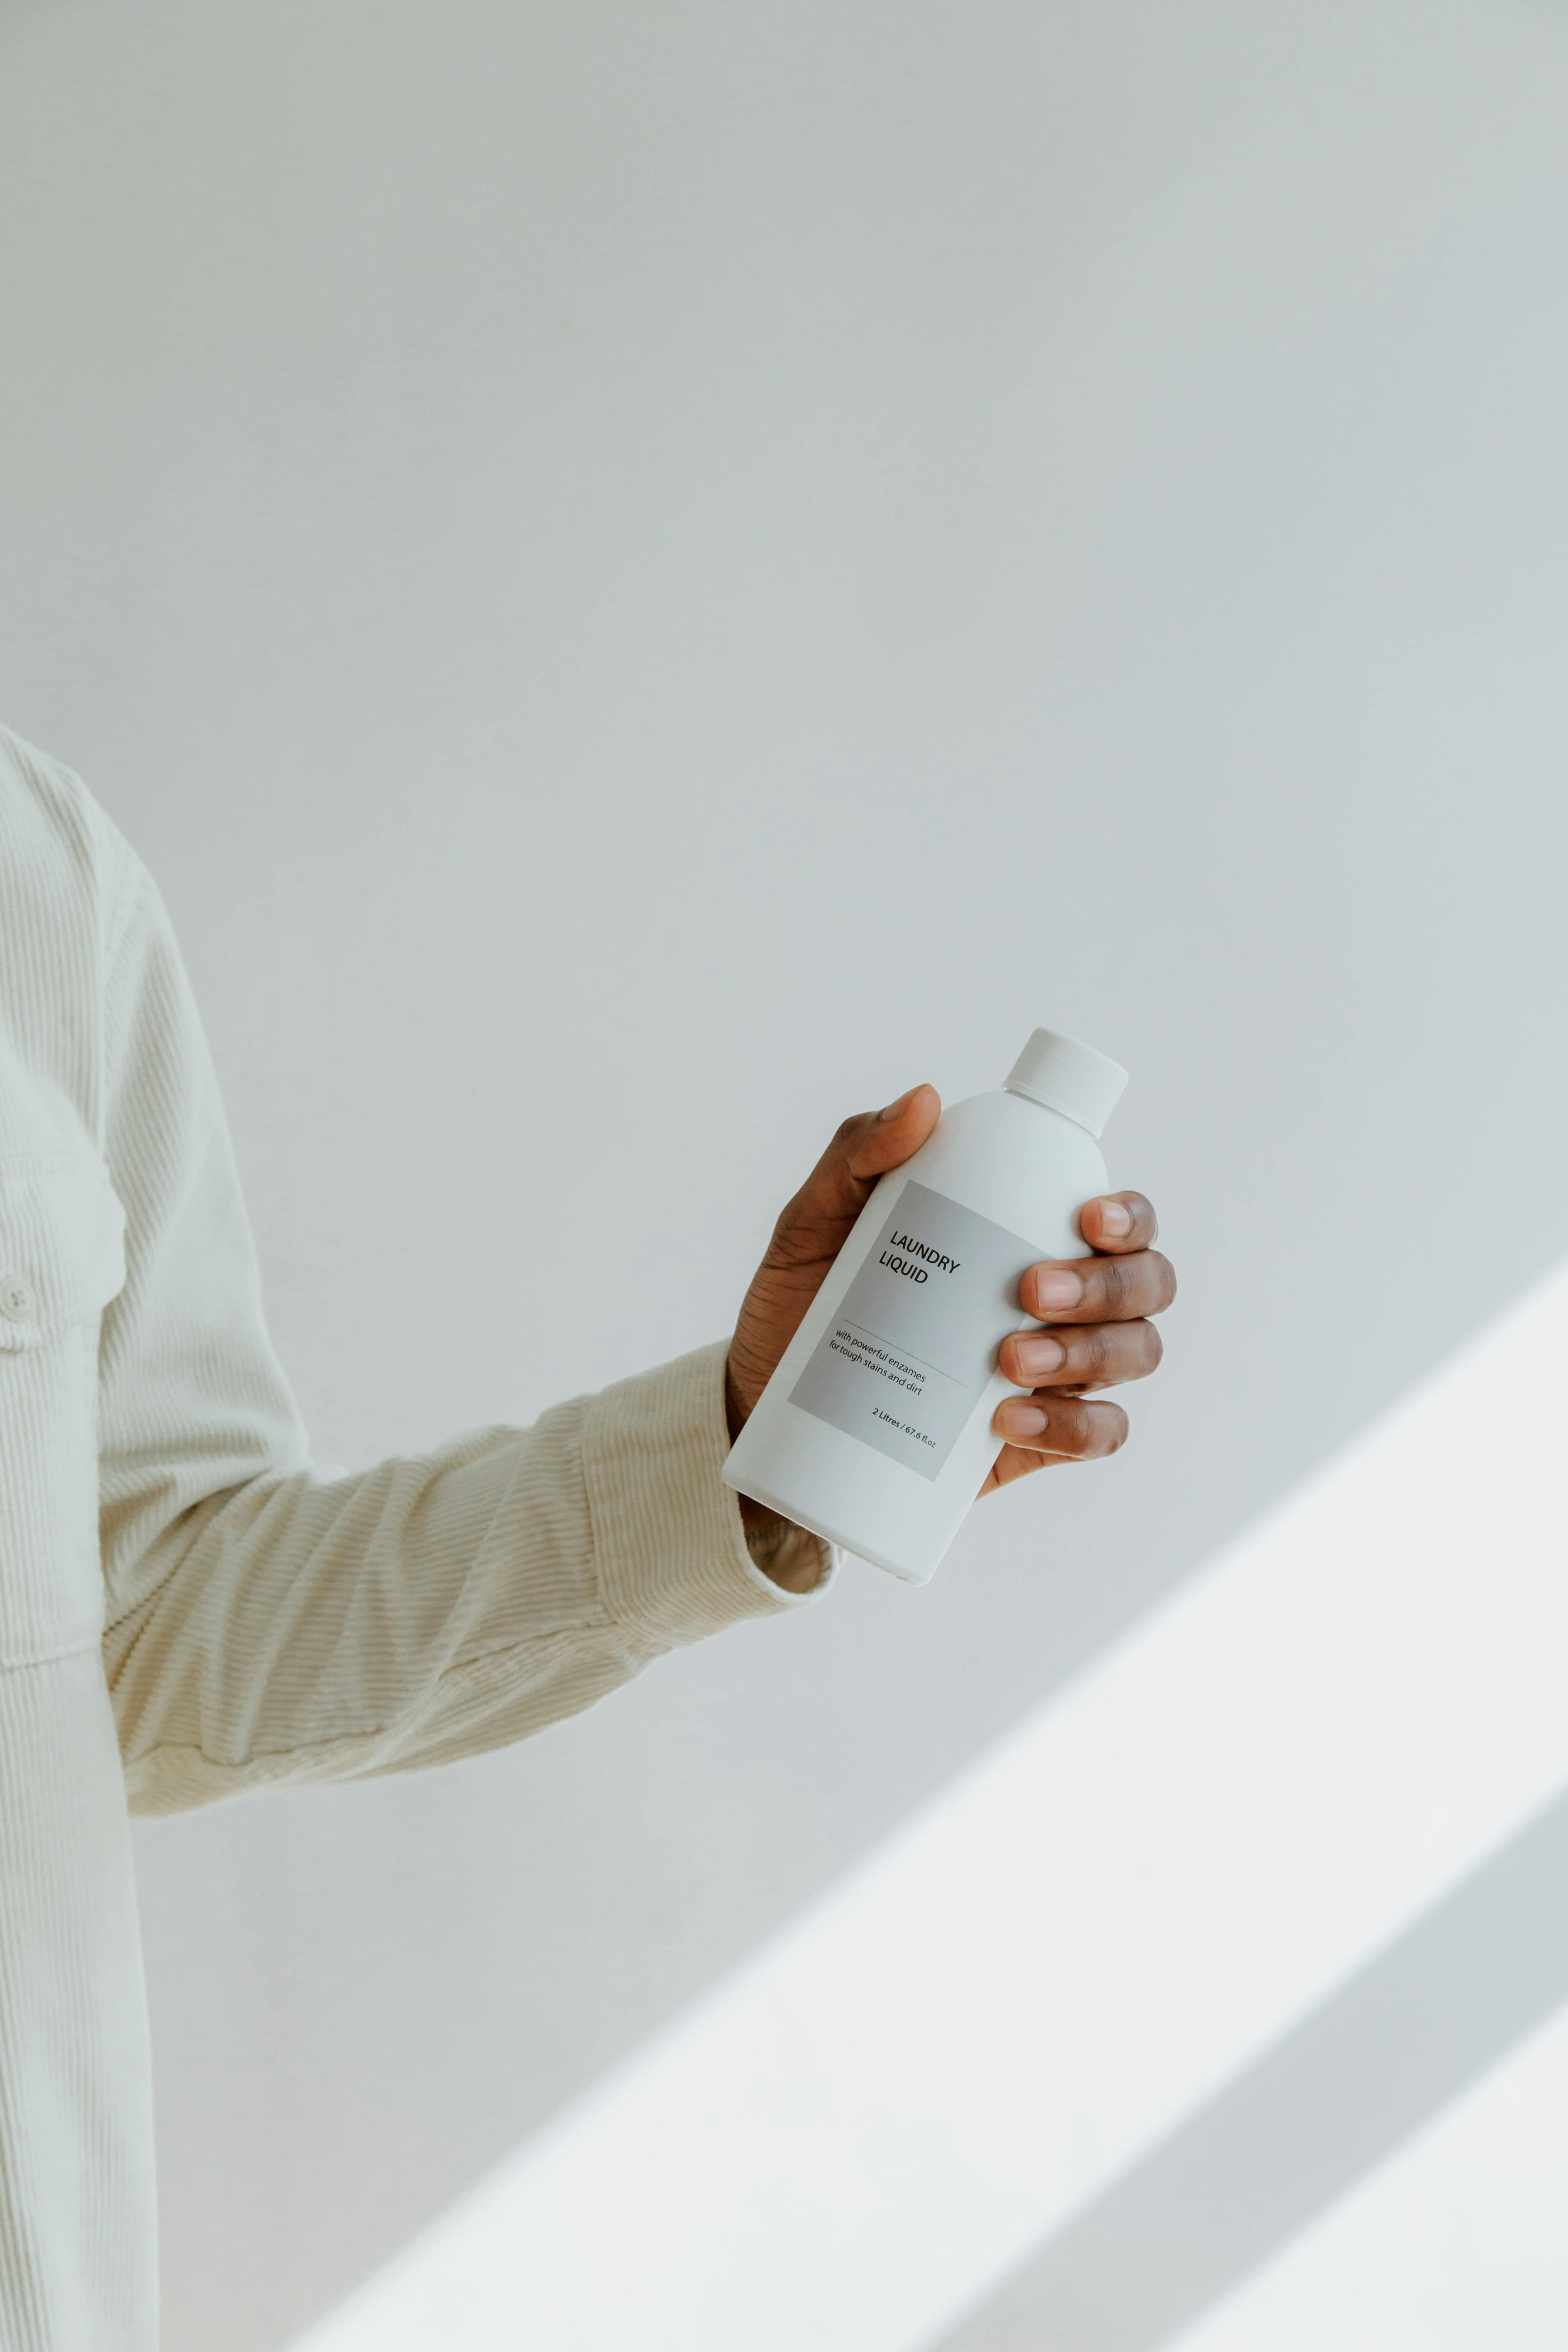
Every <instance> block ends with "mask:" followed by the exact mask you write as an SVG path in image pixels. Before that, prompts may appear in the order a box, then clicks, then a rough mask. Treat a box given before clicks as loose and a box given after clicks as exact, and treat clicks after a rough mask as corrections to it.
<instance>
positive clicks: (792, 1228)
mask: <svg viewBox="0 0 1568 2352" xmlns="http://www.w3.org/2000/svg"><path fill="white" fill-rule="evenodd" d="M941 1112H942V1101H941V1098H940V1097H939V1096H938V1094H937V1091H936V1088H935V1087H927V1086H921V1087H910V1091H909V1093H908V1094H904V1095H900V1097H899V1098H898V1100H897V1101H896V1102H891V1103H889V1105H888V1108H887V1109H886V1110H883V1111H863V1112H862V1113H861V1114H860V1115H859V1117H858V1118H847V1119H846V1120H845V1122H844V1124H843V1126H842V1127H841V1128H840V1129H839V1130H838V1132H837V1135H836V1136H835V1137H834V1139H833V1140H832V1142H831V1143H830V1144H829V1145H828V1147H827V1149H826V1151H825V1152H824V1153H823V1155H822V1157H821V1159H820V1160H818V1161H817V1163H816V1167H815V1168H814V1169H813V1170H812V1171H811V1174H810V1175H809V1176H808V1177H807V1178H806V1180H805V1183H804V1184H803V1185H802V1186H801V1188H800V1191H799V1192H797V1193H796V1194H795V1198H794V1200H793V1201H791V1202H789V1204H788V1206H787V1207H786V1208H785V1210H784V1213H783V1215H782V1216H781V1217H780V1219H779V1221H778V1223H777V1224H776V1225H775V1226H774V1228H773V1240H772V1241H771V1242H770V1243H769V1244H768V1247H767V1252H766V1255H764V1257H763V1262H762V1264H761V1265H760V1266H758V1268H757V1271H756V1273H755V1274H754V1275H753V1276H752V1286H751V1288H750V1289H749V1290H748V1291H747V1293H746V1296H745V1298H744V1299H743V1300H742V1306H741V1313H740V1319H739V1320H738V1322H737V1323H736V1326H735V1336H734V1339H733V1340H732V1341H731V1347H730V1360H729V1369H728V1372H727V1376H726V1388H725V1395H726V1402H727V1404H728V1407H729V1416H730V1434H731V1438H734V1437H738V1436H739V1434H740V1433H741V1429H742V1424H743V1423H745V1421H746V1419H747V1417H748V1416H749V1414H750V1413H751V1411H752V1406H753V1405H754V1404H755V1403H756V1402H757V1399H758V1398H759V1397H760V1396H761V1395H762V1392H763V1389H764V1388H765V1387H766V1386H767V1383H768V1381H769V1379H770V1377H771V1375H772V1373H773V1367H774V1365H775V1364H776V1363H777V1362H778V1360H779V1358H780V1357H781V1356H782V1355H783V1354H784V1349H786V1348H787V1347H788V1345H789V1343H790V1341H791V1340H792V1339H794V1337H795V1332H796V1331H797V1330H798V1329H799V1328H800V1324H801V1320H802V1318H803V1317H804V1316H805V1310H806V1308H807V1307H809V1306H810V1305H811V1302H812V1300H813V1299H814V1298H815V1297H816V1294H817V1292H818V1290H820V1288H821V1287H822V1284H823V1281H824V1279H825V1277H826V1274H827V1270H828V1268H829V1266H831V1265H832V1264H833V1261H834V1259H835V1258H836V1257H837V1255H838V1253H839V1251H840V1250H841V1249H842V1248H843V1246H844V1244H845V1242H846V1241H847V1239H848V1237H849V1229H850V1227H851V1226H852V1225H853V1224H854V1223H855V1220H856V1218H857V1217H858V1215H859V1213H860V1212H861V1210H862V1209H863V1208H864V1207H865V1205H866V1203H867V1202H868V1200H869V1199H870V1197H871V1193H872V1191H873V1190H874V1188H875V1186H876V1184H877V1181H878V1180H879V1178H880V1177H882V1176H885V1175H886V1174H887V1172H888V1171H889V1169H890V1168H900V1167H901V1166H902V1165H903V1163H904V1161H905V1160H909V1159H910V1158H911V1157H912V1156H913V1154H914V1153H915V1152H917V1151H918V1150H920V1148H921V1144H922V1143H923V1142H924V1141H925V1140H926V1138H927V1137H928V1136H929V1135H930V1133H931V1129H932V1128H933V1127H935V1125H936V1123H937V1119H938V1118H939V1117H940V1116H941ZM1079 1226H1080V1229H1081V1231H1082V1234H1083V1237H1084V1239H1085V1241H1086V1242H1089V1244H1091V1245H1092V1246H1093V1247H1094V1248H1095V1249H1097V1250H1100V1251H1102V1252H1104V1253H1105V1254H1106V1255H1104V1256H1103V1257H1096V1258H1090V1259H1070V1260H1068V1261H1066V1262H1065V1264H1064V1265H1035V1266H1031V1267H1030V1268H1029V1269H1028V1272H1027V1273H1026V1275H1025V1276H1024V1277H1023V1281H1022V1284H1021V1285H1020V1303H1021V1304H1022V1306H1023V1307H1024V1311H1025V1313H1026V1314H1034V1315H1037V1316H1038V1317H1039V1319H1040V1321H1041V1322H1044V1323H1049V1324H1050V1325H1052V1326H1053V1327H1056V1328H1053V1330H1052V1331H1051V1333H1050V1334H1049V1336H1048V1337H1047V1334H1045V1333H1043V1332H1040V1331H1038V1330H1031V1331H1028V1332H1019V1333H1016V1334H1015V1335H1013V1336H1012V1337H1010V1338H1009V1339H1006V1340H1005V1341H1004V1342H1003V1347H1002V1354H1001V1358H1000V1369H1001V1370H1002V1371H1003V1372H1005V1375H1006V1377H1007V1378H1008V1379H1009V1380H1016V1381H1017V1382H1018V1384H1019V1386H1020V1387H1029V1388H1031V1389H1033V1390H1034V1391H1035V1392H1036V1393H1035V1395H1034V1396H1033V1397H1028V1398H1025V1397H1018V1398H1015V1399H1010V1400H1009V1401H1008V1402H1005V1403H1004V1404H1002V1405H1000V1406H999V1407H998V1408H997V1412H996V1420H995V1428H996V1433H997V1436H998V1438H999V1439H1001V1440H1004V1441H1005V1444H1004V1446H1003V1451H1002V1454H1001V1455H1000V1458H999V1459H998V1461H997V1463H996V1465H995V1467H994V1469H993V1471H992V1472H991V1475H990V1476H989V1477H988V1478H987V1479H986V1481H985V1484H984V1486H983V1487H982V1488H981V1490H980V1491H981V1493H982V1494H989V1493H990V1492H991V1490H992V1489H993V1488H994V1487H996V1486H1006V1485H1008V1484H1010V1483H1011V1481H1012V1480H1013V1479H1015V1478H1017V1477H1021V1476H1022V1475H1023V1474H1024V1473H1025V1472H1026V1470H1037V1469H1040V1468H1042V1467H1043V1466H1044V1465H1046V1464H1047V1463H1052V1462H1074V1461H1090V1460H1093V1459H1094V1458H1095V1457H1096V1456H1097V1455H1099V1454H1114V1453H1115V1451H1116V1449H1117V1447H1118V1446H1120V1445H1121V1444H1123V1443H1124V1442H1125V1440H1126V1436H1127V1416H1126V1414H1125V1413H1124V1412H1122V1410H1121V1406H1120V1405H1113V1404H1086V1403H1084V1402H1082V1398H1083V1394H1084V1391H1086V1390H1088V1389H1099V1388H1110V1387H1111V1386H1113V1385H1114V1384H1115V1383H1116V1382H1117V1381H1125V1380H1137V1379H1140V1378H1142V1375H1143V1373H1145V1372H1152V1370H1153V1369H1154V1367H1155V1365H1156V1364H1157V1363H1158V1362H1159V1360H1160V1341H1159V1339H1158V1337H1157V1335H1156V1333H1155V1331H1154V1328H1153V1326H1152V1324H1151V1323H1150V1322H1149V1321H1148V1320H1147V1318H1148V1317H1149V1316H1151V1315H1154V1314H1158V1313H1159V1312H1160V1310H1161V1308H1162V1307H1168V1306H1169V1305H1170V1303H1171V1300H1172V1299H1173V1297H1175V1292H1176V1278H1175V1276H1174V1274H1173V1272H1172V1270H1171V1267H1170V1265H1169V1264H1168V1262H1167V1261H1166V1260H1165V1259H1164V1258H1163V1257H1161V1256H1160V1255H1158V1254H1157V1253H1156V1252H1155V1251H1153V1250H1152V1249H1151V1248H1150V1246H1149V1244H1151V1243H1152V1240H1153V1238H1154V1212H1153V1210H1152V1208H1151V1207H1150V1205H1149V1203H1148V1202H1147V1201H1145V1200H1144V1198H1143V1196H1142V1193H1141V1192H1122V1193H1118V1194H1115V1195H1113V1196H1111V1197H1110V1198H1108V1199H1106V1200H1103V1201H1091V1202H1089V1204H1088V1205H1087V1206H1086V1207H1085V1209H1084V1210H1083V1212H1082V1214H1081V1216H1080V1218H1079ZM1053 1276H1054V1277H1055V1278H1056V1279H1057V1280H1058V1282H1065V1283H1066V1284H1067V1285H1068V1286H1071V1288H1072V1297H1071V1299H1070V1300H1068V1301H1067V1302H1066V1303H1061V1304H1058V1303H1056V1302H1055V1301H1053V1300H1052V1299H1051V1298H1050V1297H1048V1296H1047V1292H1044V1291H1041V1290H1040V1289H1039V1288H1038V1287H1037V1286H1038V1284H1039V1283H1040V1282H1041V1281H1042V1280H1044V1279H1047V1278H1048V1277H1053ZM1062 1327H1070V1328H1062ZM1031 1342H1032V1343H1033V1344H1034V1345H1035V1346H1036V1347H1037V1348H1040V1347H1045V1348H1052V1347H1054V1348H1058V1349H1060V1350H1061V1354H1060V1356H1059V1358H1053V1360H1052V1364H1051V1367H1050V1368H1049V1369H1048V1370H1047V1369H1045V1368H1043V1367H1042V1369H1041V1370H1038V1371H1037V1370H1034V1369H1032V1368H1031V1369H1026V1367H1025V1362H1024V1360H1023V1358H1022V1357H1021V1356H1020V1355H1019V1354H1018V1353H1017V1350H1018V1349H1020V1347H1022V1346H1025V1345H1027V1344H1029V1343H1031ZM1007 1414H1012V1415H1013V1416H1015V1421H1014V1423H1013V1425H1007V1424H1006V1423H1005V1420H1004V1416H1005V1415H1007ZM1025 1416H1027V1420H1025V1418H1024V1417H1025ZM741 1516H742V1521H743V1523H744V1525H745V1527H746V1528H747V1530H748V1532H750V1531H752V1530H754V1529H757V1528H763V1527H765V1526H770V1525H773V1524H777V1522H776V1519H775V1515H774V1514H773V1512H771V1511H769V1510H768V1509H767V1508H766V1507H765V1506H764V1505H763V1504H761V1503H753V1502H752V1501H751V1500H750V1499H749V1498H746V1497H743V1498H742V1503H741Z"/></svg>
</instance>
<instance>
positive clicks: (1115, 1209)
mask: <svg viewBox="0 0 1568 2352" xmlns="http://www.w3.org/2000/svg"><path fill="white" fill-rule="evenodd" d="M1131 1231H1132V1212H1131V1209H1130V1208H1129V1207H1128V1205H1127V1203H1126V1202H1125V1201H1101V1202H1100V1232H1101V1233H1102V1234H1104V1235H1105V1237H1106V1239H1107V1240H1108V1241H1112V1242H1120V1241H1125V1240H1126V1238H1127V1236H1128V1234H1130V1233H1131Z"/></svg>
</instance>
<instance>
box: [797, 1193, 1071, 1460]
mask: <svg viewBox="0 0 1568 2352" xmlns="http://www.w3.org/2000/svg"><path fill="white" fill-rule="evenodd" d="M1039 1255H1040V1253H1039V1251H1038V1250H1037V1248H1036V1247H1035V1246H1034V1244H1032V1243H1030V1242H1026V1241H1024V1240H1021V1239H1020V1237H1019V1236H1018V1234H1010V1233H1008V1231H1007V1230H1006V1227H1005V1225H994V1224H993V1223H992V1222H991V1220H990V1218H989V1217H982V1216H977V1215H976V1214H975V1213H974V1211H973V1209H965V1208H963V1207H962V1206H961V1205H960V1203H959V1202H957V1201H950V1200H949V1199H948V1197H947V1195H946V1193H945V1192H931V1191H930V1190H929V1189H928V1187H927V1186H926V1185H924V1184H917V1183H914V1182H913V1181H910V1182H909V1183H907V1184H906V1185H905V1186H904V1188H903V1190H902V1191H901V1192H900V1193H898V1194H897V1196H896V1197H895V1199H894V1202H893V1205H892V1208H891V1210H890V1211H889V1214H888V1217H887V1221H886V1223H884V1224H883V1226H882V1230H881V1232H880V1233H879V1234H878V1236H877V1238H876V1240H875V1241H874V1242H873V1244H871V1248H870V1251H869V1253H868V1255H867V1257H866V1260H865V1262H864V1264H863V1265H861V1267H860V1270H859V1272H858V1274H857V1275H856V1276H855V1279H854V1281H853V1282H852V1283H851V1284H850V1285H849V1287H848V1289H847V1291H846V1292H845V1294H844V1297H843V1298H842V1299H841V1300H840V1302H839V1307H838V1312H837V1315H836V1316H835V1317H834V1318H833V1320H832V1322H831V1323H830V1324H829V1325H828V1328H827V1329H826V1331H825V1332H824V1333H823V1335H822V1337H821V1339H819V1340H818V1341H817V1343H816V1347H815V1348H814V1349H812V1351H811V1354H810V1356H809V1357H808V1358H807V1359H806V1362H805V1370H803V1371H802V1373H801V1376H800V1378H799V1380H797V1381H796V1382H795V1386H794V1388H793V1389H792V1390H791V1391H790V1402H791V1403H792V1404H797V1405H799V1406H800V1408H801V1410H802V1412H809V1413H814V1414H815V1415H816V1419H817V1420H818V1421H826V1422H830V1423H832V1425H833V1427H834V1428H835V1429H841V1430H843V1431H844V1433H845V1434H846V1435H847V1436H849V1437H858V1439H859V1440H860V1442H861V1444H864V1445H874V1446H875V1447H876V1449H877V1451H878V1453H879V1454H887V1455H888V1456H889V1460H891V1461H894V1462H901V1463H902V1464H903V1465H904V1466H905V1468H906V1469H908V1470H913V1471H916V1472H917V1473H918V1474H919V1475H920V1476H921V1477H922V1478H934V1477H935V1476H936V1475H937V1474H938V1472H939V1471H940V1470H941V1469H942V1465H943V1463H944V1462H945V1461H946V1460H947V1457H948V1455H949V1454H951V1453H952V1446H953V1441H954V1440H955V1439H956V1437H957V1436H958V1433H959V1432H960V1430H962V1429H963V1424H964V1423H965V1422H966V1421H967V1420H968V1419H969V1416H970V1414H971V1412H973V1409H974V1406H975V1404H976V1402H978V1400H979V1398H980V1395H981V1392H982V1391H983V1390H984V1387H985V1384H986V1382H987V1381H989V1379H990V1378H991V1375H992V1373H993V1372H994V1370H995V1369H996V1350H997V1348H998V1347H999V1346H1000V1344H1001V1342H1002V1340H1003V1339H1004V1338H1005V1335H1006V1334H1007V1332H1009V1331H1011V1330H1015V1329H1016V1328H1017V1326H1018V1319H1019V1313H1020V1309H1019V1307H1018V1276H1020V1275H1021V1274H1022V1273H1023V1271H1024V1268H1025V1267H1026V1265H1033V1264H1034V1262H1035V1260H1036V1258H1037V1257H1038V1256H1039Z"/></svg>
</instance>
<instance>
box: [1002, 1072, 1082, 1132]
mask: <svg viewBox="0 0 1568 2352" xmlns="http://www.w3.org/2000/svg"><path fill="white" fill-rule="evenodd" d="M1002 1091H1003V1093H1004V1094H1006V1095H1013V1096H1015V1097H1016V1099H1017V1100H1018V1101H1019V1102H1026V1103H1028V1104H1029V1105H1030V1106H1031V1107H1032V1108H1034V1109H1036V1110H1048V1111H1050V1112H1052V1113H1053V1114H1054V1115H1055V1117H1056V1118H1065V1119H1066V1120H1067V1122H1068V1125H1069V1127H1077V1128H1081V1129H1082V1130H1083V1132H1084V1134H1085V1135H1089V1136H1092V1137H1093V1138H1094V1140H1095V1142H1096V1143H1098V1142H1099V1141H1100V1135H1099V1132H1098V1130H1097V1129H1094V1128H1092V1127H1090V1126H1089V1122H1088V1120H1087V1119H1082V1118H1076V1117H1075V1116H1074V1114H1073V1113H1072V1112H1071V1111H1070V1110H1068V1108H1066V1106H1065V1105H1064V1104H1062V1103H1058V1102H1047V1100H1046V1097H1045V1096H1044V1095H1033V1094H1031V1093H1030V1092H1029V1090H1028V1088H1027V1087H1016V1086H1013V1085H1010V1084H1009V1083H1008V1082H1007V1081H1005V1080H1004V1082H1003V1087H1002Z"/></svg>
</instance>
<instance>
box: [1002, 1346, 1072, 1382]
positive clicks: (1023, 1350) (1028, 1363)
mask: <svg viewBox="0 0 1568 2352" xmlns="http://www.w3.org/2000/svg"><path fill="white" fill-rule="evenodd" d="M1067 1352H1068V1351H1067V1349H1065V1348H1064V1347H1063V1346H1062V1343H1061V1341H1060V1340H1059V1339H1046V1338H1041V1339H1033V1338H1031V1339H1015V1340H1014V1342H1013V1353H1014V1354H1015V1356H1016V1358H1017V1360H1018V1364H1019V1367H1020V1369H1021V1370H1022V1371H1023V1374H1024V1377H1025V1379H1026V1380H1031V1381H1032V1380H1034V1379H1035V1378H1036V1376H1037V1374H1038V1373H1040V1372H1054V1371H1055V1370H1056V1368H1057V1366H1058V1364H1062V1363H1065V1362H1066V1361H1067Z"/></svg>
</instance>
